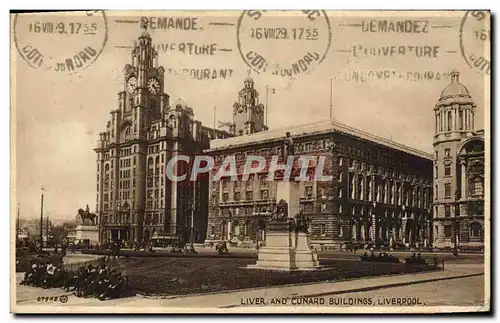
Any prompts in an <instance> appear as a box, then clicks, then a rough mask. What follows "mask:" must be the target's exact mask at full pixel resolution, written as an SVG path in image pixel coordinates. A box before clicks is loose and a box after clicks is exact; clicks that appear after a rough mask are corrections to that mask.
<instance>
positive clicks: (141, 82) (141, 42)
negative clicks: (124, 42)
mask: <svg viewBox="0 0 500 323" xmlns="http://www.w3.org/2000/svg"><path fill="white" fill-rule="evenodd" d="M142 28H143V31H142V33H141V35H140V36H139V39H138V41H136V42H134V48H133V50H132V64H127V65H125V68H124V80H125V82H124V84H125V86H124V87H125V88H124V91H123V92H120V94H119V96H120V112H121V113H123V115H124V116H125V115H126V116H130V117H131V118H129V121H130V122H131V123H132V126H133V131H132V136H133V137H134V138H136V139H145V136H146V133H147V129H148V127H149V124H150V123H151V121H153V120H156V119H160V118H161V117H162V116H163V115H164V113H165V111H166V110H167V109H168V105H169V96H168V94H165V93H164V86H165V77H164V74H165V69H164V68H163V66H158V52H157V51H156V50H155V49H154V48H153V46H152V42H151V36H150V35H149V33H148V31H147V23H146V22H143V23H142Z"/></svg>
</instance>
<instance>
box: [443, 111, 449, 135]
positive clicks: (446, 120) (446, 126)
mask: <svg viewBox="0 0 500 323" xmlns="http://www.w3.org/2000/svg"><path fill="white" fill-rule="evenodd" d="M443 130H444V131H445V132H446V131H447V130H448V112H446V111H443Z"/></svg>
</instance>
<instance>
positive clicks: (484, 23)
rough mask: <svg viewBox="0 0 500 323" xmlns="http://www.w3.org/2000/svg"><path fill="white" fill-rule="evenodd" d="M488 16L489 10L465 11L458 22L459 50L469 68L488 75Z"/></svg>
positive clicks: (489, 32)
mask: <svg viewBox="0 0 500 323" xmlns="http://www.w3.org/2000/svg"><path fill="white" fill-rule="evenodd" d="M490 17H491V14H490V12H489V11H467V12H466V13H465V15H464V18H463V19H462V23H461V24H460V50H461V52H462V56H463V58H464V60H465V62H466V63H467V65H469V67H470V68H472V69H473V70H475V71H476V72H478V73H483V74H486V75H490V70H491V59H490V57H491V56H490V48H491V46H490V44H491V31H490Z"/></svg>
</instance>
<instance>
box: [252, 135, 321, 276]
mask: <svg viewBox="0 0 500 323" xmlns="http://www.w3.org/2000/svg"><path fill="white" fill-rule="evenodd" d="M283 148H284V149H283V159H284V161H285V162H286V160H287V158H288V156H289V155H292V156H293V155H294V148H293V141H292V139H291V138H290V134H289V133H287V138H286V139H285V142H284V147H283ZM277 184H278V185H277V196H276V200H277V201H279V202H278V203H277V204H276V207H275V209H274V211H273V213H272V216H271V218H270V220H269V226H268V227H269V229H268V232H267V234H266V246H265V247H262V248H259V254H258V260H257V263H256V264H254V265H248V266H247V268H252V269H268V270H284V271H297V270H314V269H317V268H318V267H319V262H318V255H317V253H316V251H315V250H312V249H311V248H310V246H309V236H308V232H307V222H308V221H307V219H306V217H305V216H303V214H302V212H301V211H300V188H299V183H298V182H295V181H289V180H286V179H285V180H280V181H278V183H277Z"/></svg>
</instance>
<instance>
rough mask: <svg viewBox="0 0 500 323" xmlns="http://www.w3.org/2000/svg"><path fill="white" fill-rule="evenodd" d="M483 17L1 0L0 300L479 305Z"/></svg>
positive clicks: (59, 305)
mask: <svg viewBox="0 0 500 323" xmlns="http://www.w3.org/2000/svg"><path fill="white" fill-rule="evenodd" d="M490 22H491V13H490V11H488V10H481V11H467V10H462V11H461V10H454V11H433V10H428V11H415V10H413V11H410V10H407V11H405V10H400V11H388V10H385V11H366V10H365V11H363V10H359V11H334V10H240V11H223V10H218V11H217V10H206V11H200V10H176V11H175V10H172V11H164V10H163V11H160V10H157V11H118V10H116V11H114V10H102V11H101V10H88V11H53V12H50V11H49V12H11V13H10V64H11V66H10V68H11V70H10V82H11V84H10V88H11V90H10V92H11V108H10V141H11V142H10V144H11V152H10V161H11V166H10V174H11V175H10V176H11V183H10V192H11V205H10V249H11V254H10V277H11V279H10V298H11V299H10V301H11V303H10V311H11V312H12V313H16V314H27V313H48V314H52V313H116V314H119V313H186V314H188V313H241V314H245V313H261V314H262V313H282V314H295V313H296V314H301V313H332V314H334V313H343V314H359V313H391V314H408V313H415V314H417V313H420V314H422V313H425V314H435V313H436V314H441V313H464V312H490V311H491V303H490V300H491V286H490V284H491V272H490V267H491V236H490V232H491V222H490V218H491V213H490V210H491V208H490V199H491V195H490V187H491V178H490V160H491V152H490V147H491V143H490V139H491V129H490V126H491V121H490V115H491V99H490V98H491V89H490V86H491V84H490V83H491V81H490V78H491V75H490V73H491V57H490V53H491V43H490V42H491V31H490Z"/></svg>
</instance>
